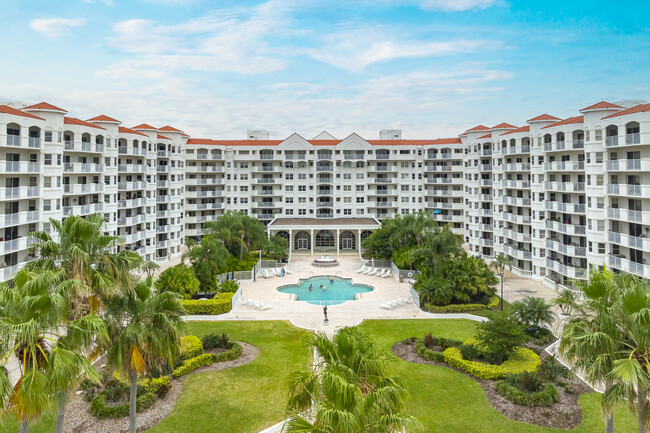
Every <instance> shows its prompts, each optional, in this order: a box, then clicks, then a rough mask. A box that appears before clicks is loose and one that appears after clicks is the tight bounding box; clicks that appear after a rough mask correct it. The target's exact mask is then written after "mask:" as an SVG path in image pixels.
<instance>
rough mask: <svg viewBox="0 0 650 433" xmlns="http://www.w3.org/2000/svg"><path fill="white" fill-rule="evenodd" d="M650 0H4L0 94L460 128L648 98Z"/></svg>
mask: <svg viewBox="0 0 650 433" xmlns="http://www.w3.org/2000/svg"><path fill="white" fill-rule="evenodd" d="M648 16H650V2H649V1H632V0H628V1H625V2H621V1H611V0H604V1H602V0H590V1H582V0H572V1H560V0H546V1H536V0H525V1H514V0H510V1H506V0H356V1H324V0H267V1H249V0H246V1H237V2H228V1H208V0H128V1H127V0H57V1H51V0H29V1H24V0H2V7H1V8H0V17H1V18H2V22H3V31H2V32H0V43H1V45H2V47H3V51H4V55H3V62H2V67H0V101H22V102H26V103H36V102H40V101H43V100H44V101H47V102H50V103H52V104H54V105H57V106H59V107H62V108H65V109H67V110H68V111H69V115H70V116H73V117H79V118H82V119H88V118H90V117H93V116H96V115H99V114H106V115H108V116H111V117H115V118H116V119H119V120H121V121H122V122H123V125H124V126H127V127H129V126H134V125H137V124H140V123H143V122H146V123H148V124H152V125H156V126H163V125H167V124H169V125H172V126H174V127H176V128H179V129H182V130H183V131H185V132H187V133H188V134H190V135H191V136H193V137H203V138H217V139H244V138H245V137H246V135H245V134H246V131H247V130H248V129H265V130H268V131H269V132H270V135H271V138H275V139H282V138H286V137H287V136H289V135H290V134H291V133H293V132H297V133H299V134H301V135H302V136H303V137H305V138H308V139H309V138H312V137H313V136H315V135H316V134H318V133H319V132H320V131H323V130H327V131H328V132H329V133H331V134H333V135H334V136H335V137H337V138H345V137H346V136H347V135H349V134H350V133H352V132H357V133H359V134H360V135H361V136H363V137H365V138H367V139H376V138H378V136H379V131H380V130H381V129H402V130H403V137H404V138H437V137H454V136H457V135H458V134H460V133H462V132H463V131H465V130H467V129H468V128H471V127H473V126H476V125H478V124H484V125H488V126H493V125H496V124H498V123H501V122H508V123H512V124H514V125H517V126H520V125H522V124H524V123H525V121H526V120H527V119H529V118H532V117H535V116H537V115H539V114H542V113H549V114H552V115H554V116H557V117H561V118H564V117H569V116H572V115H576V113H577V111H578V110H579V109H581V108H584V107H586V106H588V105H590V104H592V103H595V102H598V101H600V100H607V101H610V102H616V101H620V100H629V99H634V100H650V78H649V77H650V54H649V53H650V37H649V36H650V24H649V23H650V20H648V18H647V17H648Z"/></svg>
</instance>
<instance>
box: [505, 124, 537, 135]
mask: <svg viewBox="0 0 650 433" xmlns="http://www.w3.org/2000/svg"><path fill="white" fill-rule="evenodd" d="M517 132H530V125H526V126H522V127H520V128H517V129H513V130H512V131H506V132H504V133H503V134H501V135H507V134H514V133H517Z"/></svg>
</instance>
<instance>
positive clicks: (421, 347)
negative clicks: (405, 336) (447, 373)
mask: <svg viewBox="0 0 650 433" xmlns="http://www.w3.org/2000/svg"><path fill="white" fill-rule="evenodd" d="M415 352H416V353H417V354H418V356H419V357H421V358H423V359H426V360H427V361H434V362H445V357H444V356H443V355H442V352H435V351H433V350H431V349H427V347H426V346H425V344H424V342H423V341H422V340H420V339H418V340H417V341H416V342H415Z"/></svg>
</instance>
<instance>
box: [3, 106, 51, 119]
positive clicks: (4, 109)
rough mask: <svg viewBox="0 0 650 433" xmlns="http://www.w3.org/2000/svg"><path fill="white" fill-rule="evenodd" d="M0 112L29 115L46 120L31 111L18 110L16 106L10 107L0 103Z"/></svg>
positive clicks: (22, 115)
mask: <svg viewBox="0 0 650 433" xmlns="http://www.w3.org/2000/svg"><path fill="white" fill-rule="evenodd" d="M0 113H3V114H11V115H12V116H21V117H29V118H30V119H38V120H45V119H43V118H42V117H38V116H34V115H33V114H29V113H25V112H24V111H20V110H16V109H15V108H13V107H10V106H8V105H0Z"/></svg>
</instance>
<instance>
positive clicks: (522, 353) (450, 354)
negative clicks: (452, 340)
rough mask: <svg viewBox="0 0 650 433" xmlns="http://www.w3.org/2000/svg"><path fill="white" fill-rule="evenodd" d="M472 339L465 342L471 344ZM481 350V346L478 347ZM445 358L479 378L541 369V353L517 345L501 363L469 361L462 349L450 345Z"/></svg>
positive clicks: (490, 377)
mask: <svg viewBox="0 0 650 433" xmlns="http://www.w3.org/2000/svg"><path fill="white" fill-rule="evenodd" d="M470 343H471V340H468V341H467V342H465V344H470ZM478 349H479V352H481V347H480V346H479V347H478ZM443 355H444V360H445V362H446V363H447V364H449V365H451V366H452V367H455V368H457V369H459V370H462V371H464V372H467V373H469V374H471V375H472V376H474V377H477V378H479V379H489V380H494V379H501V378H503V377H505V376H506V374H509V373H510V374H517V373H523V372H525V371H531V372H536V371H537V370H538V369H539V365H540V359H539V355H538V354H536V353H535V352H533V351H532V350H530V349H526V348H523V347H517V348H515V349H514V350H513V351H512V354H511V355H510V357H509V358H508V359H507V360H506V361H504V362H503V363H502V364H501V365H493V364H485V363H482V362H477V361H468V360H465V359H463V356H462V355H461V353H460V349H459V348H457V347H450V348H448V349H445V351H444V352H443Z"/></svg>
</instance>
